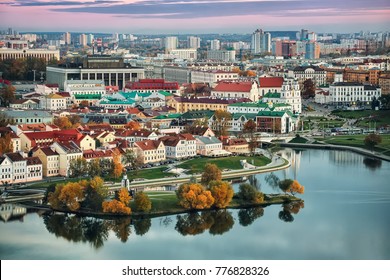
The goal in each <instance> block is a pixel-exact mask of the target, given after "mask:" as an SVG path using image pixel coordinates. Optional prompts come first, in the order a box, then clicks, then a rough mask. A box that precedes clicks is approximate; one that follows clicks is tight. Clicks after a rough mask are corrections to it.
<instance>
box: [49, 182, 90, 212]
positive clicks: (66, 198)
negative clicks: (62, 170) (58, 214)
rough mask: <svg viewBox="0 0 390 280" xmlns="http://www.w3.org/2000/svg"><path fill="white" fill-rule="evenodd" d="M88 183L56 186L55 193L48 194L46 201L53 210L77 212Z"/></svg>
mask: <svg viewBox="0 0 390 280" xmlns="http://www.w3.org/2000/svg"><path fill="white" fill-rule="evenodd" d="M87 184H88V182H87V181H86V180H82V181H79V182H69V183H67V184H64V185H57V186H56V188H55V191H54V192H52V193H49V197H48V201H49V203H50V205H51V207H52V208H54V209H68V210H71V211H77V210H78V209H79V208H80V202H81V201H83V200H84V189H85V187H86V186H87Z"/></svg>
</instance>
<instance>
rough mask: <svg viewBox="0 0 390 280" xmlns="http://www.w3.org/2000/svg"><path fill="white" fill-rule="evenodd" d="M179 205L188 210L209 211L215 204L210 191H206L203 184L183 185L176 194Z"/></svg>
mask: <svg viewBox="0 0 390 280" xmlns="http://www.w3.org/2000/svg"><path fill="white" fill-rule="evenodd" d="M176 195H177V197H178V199H179V204H180V205H181V206H183V207H184V208H186V209H208V208H210V207H211V206H212V205H213V203H214V198H213V196H212V195H211V192H210V191H207V190H205V189H204V187H203V186H202V185H201V184H197V183H189V184H182V185H181V186H180V187H179V189H178V190H177V192H176Z"/></svg>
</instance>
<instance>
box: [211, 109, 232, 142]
mask: <svg viewBox="0 0 390 280" xmlns="http://www.w3.org/2000/svg"><path fill="white" fill-rule="evenodd" d="M214 117H215V120H214V122H213V129H214V131H215V134H216V136H227V135H228V128H229V124H230V121H231V120H232V114H231V113H229V112H227V111H225V110H216V111H215V113H214Z"/></svg>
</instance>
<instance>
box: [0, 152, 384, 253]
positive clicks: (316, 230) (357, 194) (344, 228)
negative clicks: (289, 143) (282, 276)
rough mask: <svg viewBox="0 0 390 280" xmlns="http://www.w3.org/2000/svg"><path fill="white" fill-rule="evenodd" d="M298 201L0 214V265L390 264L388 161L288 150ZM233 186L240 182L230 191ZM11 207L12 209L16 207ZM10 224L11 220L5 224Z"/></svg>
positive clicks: (264, 186) (265, 183) (265, 181)
mask: <svg viewBox="0 0 390 280" xmlns="http://www.w3.org/2000/svg"><path fill="white" fill-rule="evenodd" d="M283 153H284V154H285V156H288V157H289V158H291V160H292V162H293V166H292V167H290V168H289V169H287V170H284V171H279V172H275V173H274V174H273V175H272V176H270V175H269V174H259V175H256V176H254V177H253V178H251V181H252V183H255V184H257V186H258V187H259V188H260V189H261V190H262V191H263V192H265V193H274V192H276V191H275V190H274V189H273V188H272V178H274V177H275V176H276V177H278V178H279V179H284V178H292V179H293V178H296V179H297V180H298V181H299V182H300V183H301V184H302V185H304V186H305V194H303V195H300V196H301V197H302V198H303V199H304V200H305V202H304V207H303V208H302V206H303V205H290V206H285V207H283V206H281V205H273V206H269V207H266V208H264V209H262V208H255V209H247V210H228V211H219V212H206V213H202V214H199V215H180V216H179V217H177V216H170V217H165V218H154V219H147V220H142V221H131V220H130V219H122V220H115V221H110V220H100V219H94V218H79V217H76V216H46V215H43V214H42V213H27V214H25V215H24V214H23V209H16V210H18V211H21V213H20V214H19V215H13V216H11V217H10V216H9V215H8V212H7V211H6V210H4V211H3V212H2V221H3V222H2V223H0V258H1V259H390V245H389V244H390V241H389V236H390V223H389V222H390V219H389V213H390V183H389V181H390V163H389V162H385V161H377V160H371V159H367V158H366V157H364V156H360V155H357V154H353V153H350V152H341V151H322V150H305V151H299V152H296V151H291V150H284V151H283ZM235 187H236V188H237V185H236V186H235ZM16 210H15V211H16ZM4 220H7V222H4Z"/></svg>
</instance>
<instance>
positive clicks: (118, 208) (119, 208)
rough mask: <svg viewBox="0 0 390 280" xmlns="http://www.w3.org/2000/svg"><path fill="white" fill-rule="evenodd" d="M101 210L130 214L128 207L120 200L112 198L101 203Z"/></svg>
mask: <svg viewBox="0 0 390 280" xmlns="http://www.w3.org/2000/svg"><path fill="white" fill-rule="evenodd" d="M102 208H103V212H105V213H119V214H127V215H130V214H131V209H130V207H128V206H126V205H124V204H123V203H122V202H120V201H118V200H116V199H113V200H111V201H104V202H103V204H102Z"/></svg>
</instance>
